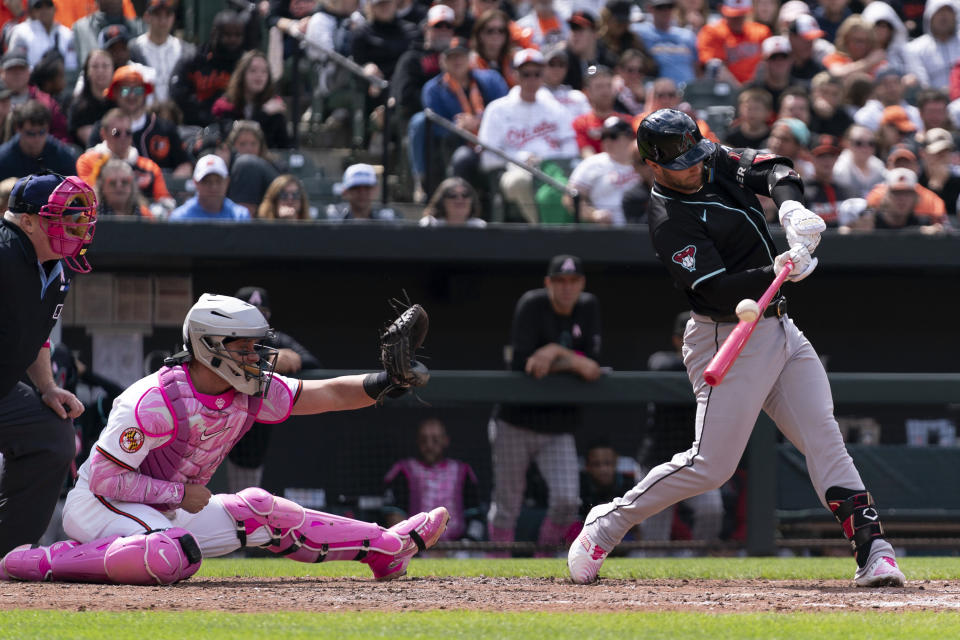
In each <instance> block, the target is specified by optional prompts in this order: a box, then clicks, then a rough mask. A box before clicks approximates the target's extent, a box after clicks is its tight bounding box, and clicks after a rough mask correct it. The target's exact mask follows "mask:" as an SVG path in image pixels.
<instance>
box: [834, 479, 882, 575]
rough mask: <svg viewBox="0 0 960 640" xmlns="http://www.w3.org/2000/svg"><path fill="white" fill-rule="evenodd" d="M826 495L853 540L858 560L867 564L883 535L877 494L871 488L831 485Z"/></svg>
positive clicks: (835, 515)
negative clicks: (876, 501) (868, 489)
mask: <svg viewBox="0 0 960 640" xmlns="http://www.w3.org/2000/svg"><path fill="white" fill-rule="evenodd" d="M824 497H825V498H826V499H827V504H828V505H829V506H830V511H832V512H833V515H834V517H835V518H836V519H837V521H838V522H839V523H840V526H841V528H842V529H843V535H844V536H845V537H846V538H847V540H849V541H850V546H851V547H852V548H853V553H854V555H855V556H856V558H857V564H858V565H860V566H863V565H864V563H865V562H866V561H867V557H868V556H869V555H870V547H871V546H872V545H873V541H874V540H876V539H877V538H882V537H883V525H882V524H881V523H880V512H879V511H878V510H877V505H876V503H875V502H874V501H873V496H871V495H870V493H869V492H868V491H857V490H855V489H844V488H843V487H830V488H829V489H827V492H826V495H825V496H824Z"/></svg>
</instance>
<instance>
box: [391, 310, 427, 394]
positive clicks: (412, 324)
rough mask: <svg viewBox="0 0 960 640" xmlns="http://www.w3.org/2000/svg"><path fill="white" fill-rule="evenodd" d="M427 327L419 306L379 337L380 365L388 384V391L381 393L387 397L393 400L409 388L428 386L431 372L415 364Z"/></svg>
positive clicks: (425, 318) (392, 323)
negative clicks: (388, 381)
mask: <svg viewBox="0 0 960 640" xmlns="http://www.w3.org/2000/svg"><path fill="white" fill-rule="evenodd" d="M429 326H430V318H429V317H428V316H427V312H426V311H424V309H423V307H421V306H420V305H419V304H413V305H410V306H409V307H407V309H406V310H405V311H404V312H403V313H401V314H400V316H399V317H398V318H397V319H396V320H394V321H393V322H391V323H390V326H388V327H387V328H386V329H385V330H384V332H383V333H382V334H380V362H381V363H382V364H383V368H384V370H385V371H386V372H387V377H388V378H389V380H390V387H389V388H387V389H386V390H385V391H384V393H385V394H386V395H389V396H391V397H395V396H397V395H400V394H402V393H403V391H405V390H406V389H407V388H408V387H422V386H423V385H425V384H427V381H428V380H429V379H430V372H429V371H428V370H427V368H426V367H425V366H424V365H423V364H422V363H420V362H418V361H417V360H416V353H417V349H419V348H420V345H422V344H423V341H424V339H426V337H427V329H428V328H429Z"/></svg>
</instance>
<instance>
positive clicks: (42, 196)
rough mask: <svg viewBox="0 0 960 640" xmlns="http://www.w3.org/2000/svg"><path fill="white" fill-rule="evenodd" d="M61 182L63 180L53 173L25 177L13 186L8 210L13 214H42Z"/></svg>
mask: <svg viewBox="0 0 960 640" xmlns="http://www.w3.org/2000/svg"><path fill="white" fill-rule="evenodd" d="M61 182H63V178H62V177H61V176H58V175H55V174H52V173H45V174H31V175H28V176H24V177H22V178H20V179H19V180H17V182H16V184H15V185H13V189H12V190H11V191H10V201H9V203H8V204H7V208H8V209H9V210H10V211H11V213H40V209H41V207H44V206H46V204H47V201H48V200H50V194H51V193H53V191H54V189H56V188H57V187H59V186H60V183H61Z"/></svg>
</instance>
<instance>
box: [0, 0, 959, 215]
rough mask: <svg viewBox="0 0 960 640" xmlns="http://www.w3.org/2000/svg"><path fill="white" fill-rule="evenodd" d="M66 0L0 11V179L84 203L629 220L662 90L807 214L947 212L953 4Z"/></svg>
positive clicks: (952, 205)
mask: <svg viewBox="0 0 960 640" xmlns="http://www.w3.org/2000/svg"><path fill="white" fill-rule="evenodd" d="M88 4H89V3H88V2H79V1H75V2H71V1H70V0H56V1H54V0H22V2H21V1H20V0H13V1H7V2H4V3H3V4H2V7H0V26H2V29H0V45H2V51H3V53H2V58H0V180H3V179H5V178H9V177H11V176H17V175H23V174H24V173H25V172H27V171H38V170H40V169H43V168H46V169H49V170H52V171H56V172H59V173H65V174H70V173H75V174H77V175H79V176H81V177H82V178H83V179H84V180H86V181H87V182H88V183H90V184H91V185H94V186H95V187H96V188H97V190H98V192H99V193H100V194H101V196H102V199H103V202H104V204H103V213H104V214H110V215H127V216H137V217H142V218H147V219H153V220H180V219H218V218H227V219H231V220H249V219H255V218H272V219H281V218H282V219H293V220H312V219H318V218H319V219H329V220H338V221H339V220H342V221H350V220H354V221H360V220H403V219H405V218H410V217H411V213H410V212H411V211H415V212H416V214H415V215H414V216H413V217H419V218H420V224H421V226H436V225H449V224H466V225H467V226H482V225H483V224H484V223H486V222H488V221H504V220H506V221H515V222H525V223H528V224H550V223H569V222H580V223H583V224H600V225H612V226H619V225H623V224H629V223H638V222H639V223H642V222H644V221H645V215H646V211H645V208H646V204H647V202H648V200H649V197H648V196H649V190H650V187H651V185H652V181H651V179H650V175H649V173H648V172H647V171H646V170H645V168H644V166H643V164H642V162H641V161H640V160H639V158H638V157H637V155H636V150H635V149H634V148H633V145H632V143H631V136H632V132H633V131H636V128H637V126H638V124H639V122H640V121H641V120H642V119H643V118H644V117H645V116H646V115H647V114H649V113H651V112H652V111H655V110H656V109H660V108H675V109H680V110H684V111H686V112H688V113H690V114H691V115H692V116H694V117H695V118H696V119H697V121H698V123H699V124H700V126H701V130H702V131H703V133H704V136H705V137H707V138H709V139H711V140H714V141H716V142H719V143H722V144H726V145H729V146H732V147H754V148H758V149H765V150H768V151H770V152H772V153H777V154H780V155H783V156H786V157H788V158H790V159H791V160H792V161H793V163H794V166H795V168H796V169H797V170H798V172H799V173H800V174H801V176H803V178H804V179H805V181H806V182H807V197H808V198H809V199H810V206H811V207H812V208H813V210H815V211H816V212H817V213H818V214H820V215H821V216H822V217H823V218H824V219H825V220H826V222H827V224H828V225H830V226H837V227H841V228H842V229H843V230H847V229H862V228H867V227H871V228H872V227H877V226H879V227H888V228H900V227H913V226H916V227H920V228H921V230H922V231H924V232H940V231H943V230H946V229H949V228H951V227H952V226H955V224H954V223H953V222H951V221H952V219H953V218H954V217H955V216H956V215H957V204H958V203H957V200H958V196H960V167H958V162H957V159H958V156H957V143H958V142H960V137H958V135H960V134H958V130H960V36H958V26H960V22H958V17H960V15H958V14H960V4H958V3H957V2H956V0H931V1H929V2H925V3H921V2H918V1H917V0H892V1H891V2H889V3H887V2H882V1H880V0H873V1H864V0H810V2H806V1H804V0H788V1H786V2H783V3H780V2H778V1H777V0H636V1H631V0H575V1H574V0H523V1H519V0H499V1H497V0H438V1H437V2H435V3H433V4H432V5H431V4H429V3H428V2H425V1H424V0H262V1H261V2H258V3H250V8H249V9H247V10H244V11H238V10H233V9H225V10H223V11H220V12H218V13H217V14H216V15H215V16H214V17H213V19H212V23H211V25H210V27H209V32H208V33H205V34H197V35H195V36H193V37H191V38H187V39H185V38H184V37H182V35H183V31H182V28H183V27H184V23H183V18H184V11H185V10H186V9H187V8H185V7H183V6H180V2H179V0H146V1H145V2H138V3H132V2H130V0H96V10H95V11H92V12H90V13H86V12H87V11H88V10H89V8H88V7H87V5H88ZM135 5H136V6H135ZM137 9H139V10H140V11H141V13H140V14H139V15H138V12H137ZM262 33H266V34H267V37H266V38H263V37H262ZM331 52H333V53H335V54H339V55H340V56H343V57H345V58H348V59H350V60H352V61H353V62H354V63H356V64H355V65H354V66H353V71H352V72H351V71H350V70H349V69H346V68H344V65H343V64H339V63H338V60H339V57H337V56H334V57H336V58H337V59H336V60H334V59H333V58H332V57H331V55H329V54H330V53H331ZM294 54H300V55H294ZM386 109H390V110H391V111H390V113H391V117H389V118H387V117H386V116H385V110H386ZM430 112H432V114H433V115H430ZM437 117H439V118H442V119H443V120H444V121H446V122H438V121H437V120H436V118H437ZM298 123H304V126H308V125H310V124H311V123H312V124H314V125H316V126H317V127H318V128H319V129H320V130H328V131H329V130H338V129H339V130H347V129H350V128H351V127H353V126H354V125H356V124H357V123H360V126H361V131H360V134H359V137H357V136H354V137H352V138H351V143H350V144H351V145H352V147H353V148H352V156H353V157H352V158H350V161H347V162H344V164H343V166H342V167H338V168H337V170H336V172H335V173H336V175H328V176H319V175H308V174H307V173H305V172H298V171H297V170H296V169H297V168H298V167H288V166H287V165H286V159H287V158H289V154H290V153H291V152H294V151H300V152H307V149H306V148H305V146H304V145H301V143H300V139H299V138H300V136H299V135H298V128H297V127H295V126H294V125H295V124H298ZM317 123H322V124H317ZM454 129H455V130H454ZM300 133H302V130H301V131H300ZM461 134H462V135H461ZM317 139H319V140H321V142H320V143H318V142H316V140H317ZM317 139H315V138H312V137H311V138H310V139H309V145H310V146H312V147H314V148H317V145H318V144H320V145H321V147H320V148H322V144H323V142H322V140H323V139H322V138H317ZM477 139H479V141H478V140H477ZM478 142H479V144H478ZM375 143H376V144H379V145H387V146H386V149H387V153H386V154H384V157H388V158H391V162H390V163H389V164H388V165H387V167H386V170H387V172H388V173H387V174H384V167H383V166H380V165H379V164H376V165H374V164H368V163H370V162H371V161H372V159H373V158H378V157H379V156H378V154H376V153H373V151H374V150H375ZM481 145H482V146H481ZM380 148H381V149H382V146H381V147H380ZM491 150H492V151H491ZM498 151H499V152H501V153H498ZM208 154H211V155H216V156H217V157H219V158H220V159H221V160H222V162H217V161H213V160H206V161H203V162H201V161H202V160H203V157H204V156H205V155H208ZM374 162H376V161H374ZM301 164H302V163H301ZM124 165H125V167H126V168H124ZM531 170H538V171H531ZM341 171H342V173H341ZM544 174H546V178H549V179H546V178H545V177H544ZM324 181H329V185H327V186H328V187H329V186H333V185H332V183H333V182H338V184H337V185H336V187H337V188H335V189H329V188H326V189H325V188H324ZM205 182H206V183H209V185H205V184H204V183H205ZM214 183H216V184H214ZM564 185H566V186H564ZM131 186H132V187H133V188H130V187H131ZM386 187H389V188H391V189H392V190H393V192H392V193H391V194H390V195H391V196H393V198H392V199H393V200H395V201H398V202H402V201H405V200H406V201H408V202H412V203H414V204H413V205H409V206H408V207H399V208H398V207H393V208H389V207H387V206H386V205H385V204H384V205H383V206H378V205H376V204H375V203H376V202H377V201H378V197H377V196H378V195H380V193H383V192H385V188H386ZM382 189H383V190H384V191H381V190H382ZM908 192H909V193H908ZM574 193H576V194H578V196H577V198H576V199H574V198H571V196H572V195H573V194H574ZM910 194H912V197H911V198H907V197H906V196H907V195H910ZM864 203H865V204H864ZM416 205H420V207H419V209H418V208H417V206H416ZM899 206H907V207H909V209H910V210H909V211H907V212H905V213H906V214H907V215H901V216H892V217H891V216H890V215H886V213H887V211H888V210H891V209H893V208H896V207H899ZM771 211H772V209H771ZM421 214H422V217H421ZM868 221H869V222H868Z"/></svg>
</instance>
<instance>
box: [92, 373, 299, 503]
mask: <svg viewBox="0 0 960 640" xmlns="http://www.w3.org/2000/svg"><path fill="white" fill-rule="evenodd" d="M164 372H165V373H164ZM162 373H163V377H162V376H161V374H162ZM164 379H165V380H166V385H164V383H163V381H162V380H164ZM301 384H302V383H301V381H299V380H295V379H292V378H286V377H284V376H281V375H278V374H275V375H274V376H273V378H272V381H271V383H270V386H269V388H268V390H267V395H266V396H265V397H264V398H262V400H261V399H260V398H252V397H250V396H247V395H245V394H242V393H238V392H237V391H235V390H234V389H232V388H231V389H229V390H228V391H227V392H225V393H222V394H219V395H215V396H211V395H206V394H202V393H200V392H198V391H197V390H196V389H194V387H193V384H192V383H191V382H190V377H189V375H188V373H187V370H186V368H185V367H179V366H178V367H173V368H170V369H166V368H164V369H162V370H161V371H159V372H156V373H153V374H151V375H149V376H147V377H145V378H143V379H141V380H139V381H137V382H136V383H134V384H133V385H131V386H130V387H129V388H128V389H127V390H126V391H124V392H123V393H122V394H121V395H120V396H119V397H118V398H117V399H116V400H115V401H114V403H113V409H112V410H111V412H110V418H109V420H108V422H107V426H106V427H104V429H103V431H102V432H101V433H100V437H99V439H98V440H97V443H96V445H95V446H94V448H93V450H92V451H91V453H90V457H89V458H88V459H87V461H86V462H85V463H84V464H83V466H81V468H80V474H79V478H78V481H77V488H78V489H84V488H85V489H89V490H90V491H92V492H93V493H95V494H97V495H101V496H103V497H107V498H116V499H120V500H124V501H127V502H139V503H143V504H150V505H155V506H157V507H158V508H164V509H167V508H173V507H175V506H176V505H178V504H180V502H182V501H183V485H184V483H190V484H206V483H207V482H209V480H210V477H211V476H212V475H213V473H214V471H216V469H217V467H218V466H219V465H220V463H221V462H222V461H223V459H224V458H225V457H226V455H227V453H228V452H229V451H230V449H232V448H233V446H234V445H235V444H236V442H237V441H238V440H239V439H240V438H241V437H242V436H243V434H244V433H246V431H247V430H248V429H249V427H250V425H252V423H253V422H254V421H256V422H264V423H277V422H283V421H284V420H286V419H287V417H289V415H290V412H291V410H292V408H293V405H294V403H295V402H296V399H297V397H298V395H299V393H300V385H301ZM171 408H173V411H171ZM175 414H179V415H181V416H183V418H181V419H180V420H178V419H177V418H176V417H175Z"/></svg>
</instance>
